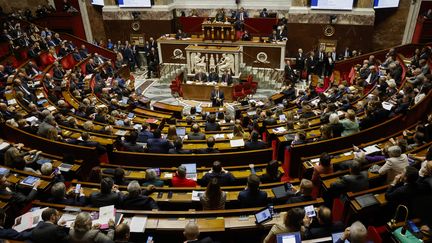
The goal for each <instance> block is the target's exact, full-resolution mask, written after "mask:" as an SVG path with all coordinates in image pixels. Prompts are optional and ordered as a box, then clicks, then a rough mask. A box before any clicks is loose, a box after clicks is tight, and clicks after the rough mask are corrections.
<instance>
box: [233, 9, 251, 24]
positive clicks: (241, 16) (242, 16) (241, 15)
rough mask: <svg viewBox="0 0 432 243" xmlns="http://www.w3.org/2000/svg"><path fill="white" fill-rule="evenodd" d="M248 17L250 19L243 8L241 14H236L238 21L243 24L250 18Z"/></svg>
mask: <svg viewBox="0 0 432 243" xmlns="http://www.w3.org/2000/svg"><path fill="white" fill-rule="evenodd" d="M248 17H249V15H248V13H247V12H246V11H245V9H244V8H243V7H241V8H240V10H239V12H238V13H237V14H236V20H240V21H241V22H243V21H244V20H245V18H248Z"/></svg>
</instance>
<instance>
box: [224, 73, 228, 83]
mask: <svg viewBox="0 0 432 243" xmlns="http://www.w3.org/2000/svg"><path fill="white" fill-rule="evenodd" d="M225 83H228V75H225Z"/></svg>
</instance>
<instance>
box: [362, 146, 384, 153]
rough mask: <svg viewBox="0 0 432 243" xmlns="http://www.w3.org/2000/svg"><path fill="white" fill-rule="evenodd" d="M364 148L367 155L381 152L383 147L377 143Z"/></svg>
mask: <svg viewBox="0 0 432 243" xmlns="http://www.w3.org/2000/svg"><path fill="white" fill-rule="evenodd" d="M362 150H363V151H364V152H365V154H366V155H369V154H373V153H376V152H381V149H380V148H379V147H378V145H376V144H374V145H370V146H367V147H364V148H363V149H362Z"/></svg>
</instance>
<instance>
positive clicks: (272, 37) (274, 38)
mask: <svg viewBox="0 0 432 243" xmlns="http://www.w3.org/2000/svg"><path fill="white" fill-rule="evenodd" d="M268 40H269V41H270V42H276V41H279V40H280V36H279V34H278V32H277V30H273V31H272V33H271V35H270V36H269V39H268Z"/></svg>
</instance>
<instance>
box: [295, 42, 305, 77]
mask: <svg viewBox="0 0 432 243" xmlns="http://www.w3.org/2000/svg"><path fill="white" fill-rule="evenodd" d="M295 60H296V69H297V71H299V72H301V71H303V70H304V67H305V55H304V54H303V49H301V48H300V49H298V53H297V55H296V56H295Z"/></svg>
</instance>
